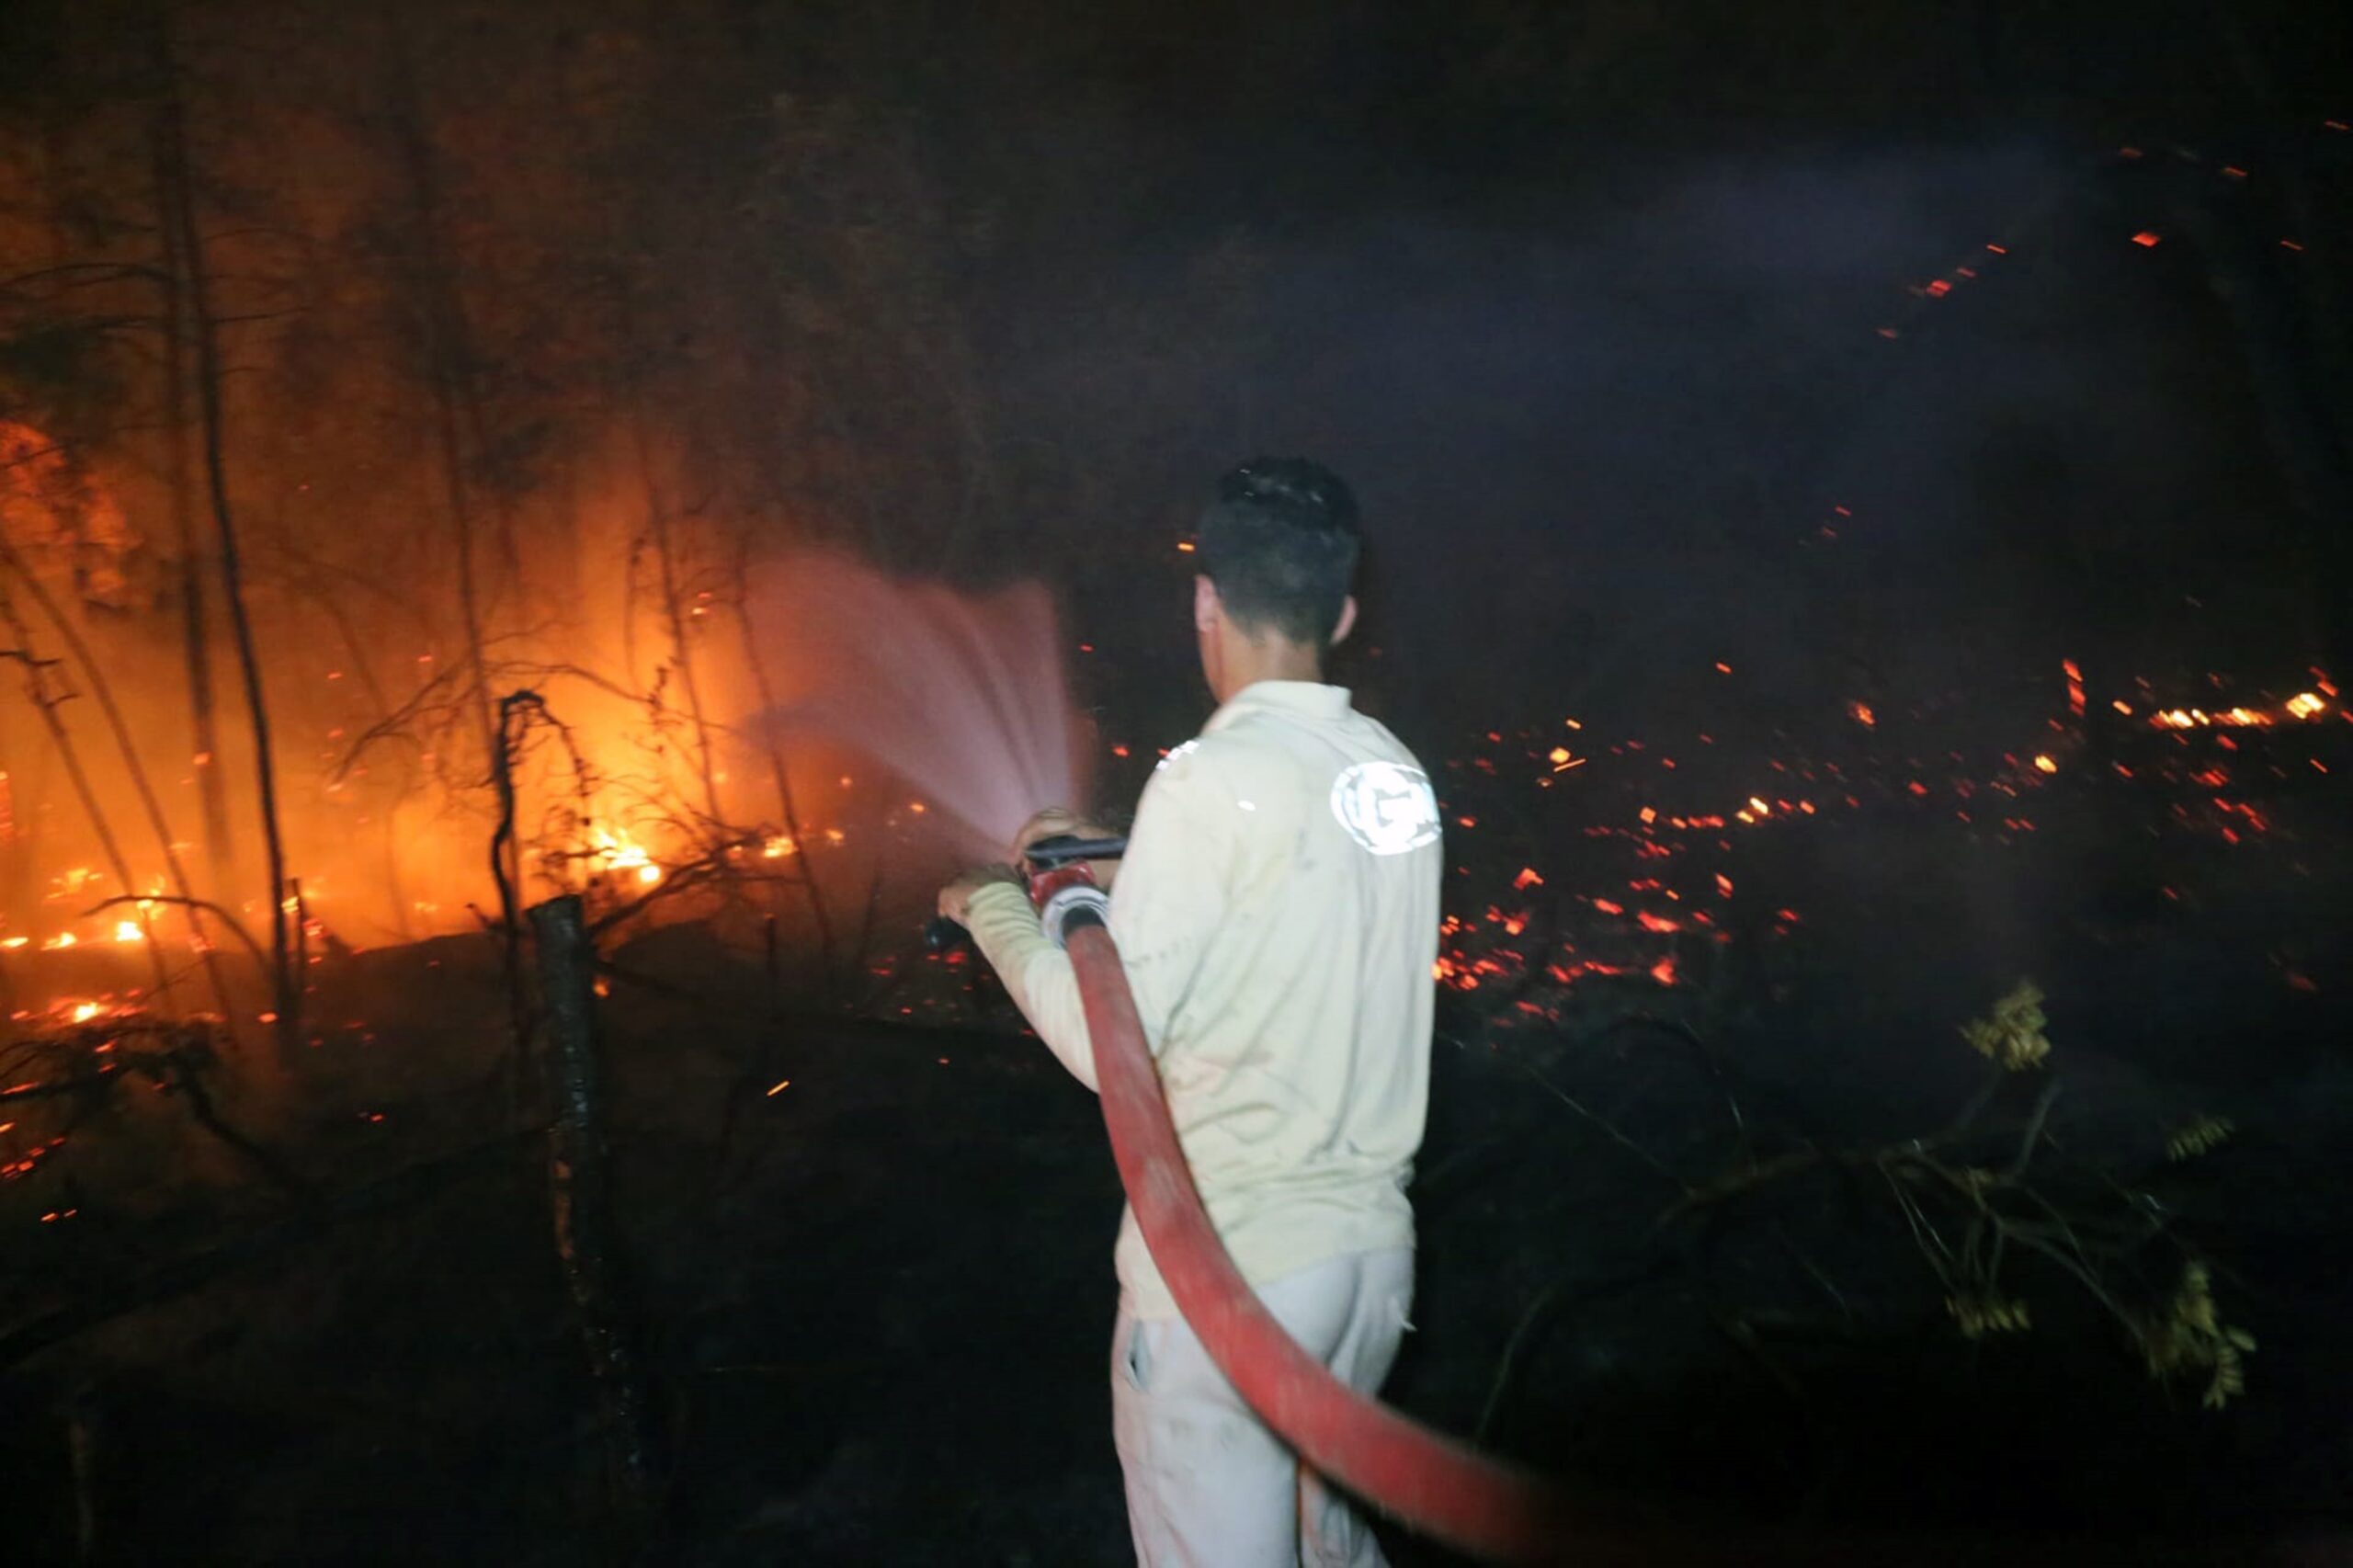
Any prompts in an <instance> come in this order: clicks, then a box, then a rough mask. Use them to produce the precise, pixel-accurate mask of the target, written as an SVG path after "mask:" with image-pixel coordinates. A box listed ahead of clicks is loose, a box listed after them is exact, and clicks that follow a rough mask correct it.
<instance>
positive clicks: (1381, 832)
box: [1332, 762, 1438, 855]
mask: <svg viewBox="0 0 2353 1568" xmlns="http://www.w3.org/2000/svg"><path fill="white" fill-rule="evenodd" d="M1332 814H1333V815H1334V816H1336V817H1337V818H1339V819H1340V825H1341V826H1342V827H1344V828H1347V830H1348V836H1349V837H1350V838H1353V839H1355V840H1356V841H1357V843H1358V845H1360V846H1363V847H1364V848H1366V849H1368V850H1370V851H1371V852H1372V853H1373V854H1375V855H1403V854H1404V853H1405V852H1406V851H1407V850H1409V849H1419V848H1420V847H1422V846H1424V845H1426V844H1435V843H1437V842H1438V796H1437V795H1436V794H1435V793H1434V792H1433V791H1432V790H1431V789H1430V779H1429V775H1428V774H1427V773H1424V772H1423V771H1422V770H1421V769H1420V768H1418V767H1406V766H1405V765H1404V764H1403V763H1398V762H1359V763H1358V764H1357V765H1356V766H1355V767H1350V768H1348V769H1347V770H1346V771H1345V772H1343V773H1342V774H1341V775H1340V776H1339V777H1338V778H1335V779H1333V780H1332Z"/></svg>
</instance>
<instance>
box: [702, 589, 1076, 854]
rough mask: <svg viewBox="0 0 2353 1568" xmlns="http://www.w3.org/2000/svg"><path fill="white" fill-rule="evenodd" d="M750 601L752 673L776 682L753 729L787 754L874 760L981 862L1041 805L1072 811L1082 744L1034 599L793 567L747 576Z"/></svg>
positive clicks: (1034, 595)
mask: <svg viewBox="0 0 2353 1568" xmlns="http://www.w3.org/2000/svg"><path fill="white" fill-rule="evenodd" d="M745 608H746V613H747V615H748V617H749V619H750V620H751V624H752V628H753V635H754V639H755V642H756V645H757V646H758V647H759V649H760V650H761V653H762V658H763V663H764V664H765V665H766V666H767V667H768V668H770V669H773V670H777V671H779V672H785V673H784V674H782V675H781V676H779V680H778V689H777V690H776V692H775V695H776V698H777V705H776V706H775V707H774V708H772V709H770V710H767V712H765V713H762V714H759V715H757V716H756V720H755V727H756V728H757V729H759V730H761V731H764V732H765V733H766V735H767V738H768V739H771V740H773V741H775V742H776V743H778V744H780V745H781V746H782V747H784V748H785V749H786V750H787V752H788V753H790V752H794V751H797V750H800V749H801V748H802V747H804V746H805V745H806V744H808V743H809V742H811V741H816V742H818V743H821V744H825V745H827V746H829V747H833V748H841V749H846V750H847V751H849V752H852V753H855V754H861V755H864V756H869V757H870V758H872V759H873V760H874V761H876V762H879V763H881V765H883V766H884V767H888V768H889V769H890V770H891V771H892V773H894V774H896V775H897V776H898V777H899V778H901V779H903V780H904V782H905V783H906V784H907V785H908V786H909V787H910V788H911V789H913V790H915V791H917V792H918V793H919V794H920V796H921V798H922V799H923V800H924V801H926V802H927V803H928V804H929V805H931V806H933V807H936V808H937V809H938V812H940V813H941V815H942V816H944V817H945V819H946V821H945V823H944V824H943V826H945V827H946V828H947V829H948V830H949V832H951V833H952V834H954V835H956V838H957V840H958V846H959V847H960V848H961V849H963V850H965V851H967V852H969V853H972V854H974V855H980V856H985V855H989V854H994V853H995V852H997V851H999V850H1001V849H1002V848H1003V847H1004V846H1006V845H1007V844H1008V843H1009V842H1010V841H1011V840H1012V837H1013V835H1014V832H1015V830H1016V829H1017V828H1018V827H1020V825H1021V824H1022V823H1023V822H1024V821H1025V820H1027V819H1028V817H1029V814H1030V813H1031V812H1035V811H1037V810H1038V809H1039V808H1040V807H1042V806H1050V805H1064V804H1072V803H1075V802H1077V801H1079V799H1080V792H1081V788H1082V786H1083V784H1084V783H1085V773H1084V766H1085V760H1086V746H1085V744H1083V742H1082V740H1081V735H1082V733H1083V729H1082V726H1081V724H1080V723H1079V722H1078V720H1077V718H1076V716H1075V715H1074V712H1073V710H1072V707H1071V702H1070V698H1069V695H1068V688H1067V686H1066V683H1065V679H1064V675H1063V654H1062V638H1061V636H1060V634H1059V632H1058V631H1057V624H1058V622H1057V617H1056V616H1055V613H1054V606H1053V600H1052V597H1051V596H1050V595H1049V594H1048V593H1047V592H1046V591H1045V589H1043V588H1042V587H1040V586H1039V585H1036V584H1021V585H1017V586H1014V587H1010V588H1006V589H1004V590H1001V591H999V592H997V593H995V594H992V595H988V596H985V597H981V596H967V595H961V594H959V593H957V592H955V591H954V590H952V589H949V588H947V587H944V586H940V585H936V584H922V583H912V582H897V581H893V580H892V579H890V578H888V577H885V576H883V575H881V574H879V573H877V572H875V571H873V570H871V569H870V568H868V567H866V566H862V565H860V564H858V563H857V562H853V561H850V560H849V559H847V557H843V556H837V555H804V556H798V557H794V558H791V559H789V560H785V561H780V562H772V563H768V564H766V565H761V566H756V567H754V568H753V570H752V573H751V575H750V579H749V581H748V582H747V583H746V584H745Z"/></svg>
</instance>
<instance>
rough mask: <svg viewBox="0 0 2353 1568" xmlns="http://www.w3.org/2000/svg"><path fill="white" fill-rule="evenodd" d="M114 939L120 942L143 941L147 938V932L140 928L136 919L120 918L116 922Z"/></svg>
mask: <svg viewBox="0 0 2353 1568" xmlns="http://www.w3.org/2000/svg"><path fill="white" fill-rule="evenodd" d="M114 939H115V940H116V941H118V942H143V941H145V940H146V939H147V933H146V932H144V931H142V930H141V929H140V928H139V922H138V921H136V920H118V921H116V922H115V923H114Z"/></svg>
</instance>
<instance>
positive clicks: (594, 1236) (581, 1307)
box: [530, 893, 654, 1520]
mask: <svg viewBox="0 0 2353 1568" xmlns="http://www.w3.org/2000/svg"><path fill="white" fill-rule="evenodd" d="M530 919H531V930H532V935H533V937H534V938H535V940H536V942H537V944H538V948H539V971H540V988H541V991H542V994H543V1002H544V1006H543V1007H542V1017H544V1018H545V1020H546V1023H545V1038H546V1040H547V1045H548V1055H549V1063H548V1074H547V1076H548V1079H549V1081H550V1082H551V1084H553V1085H554V1087H555V1094H556V1106H555V1119H554V1122H553V1124H552V1126H551V1128H550V1131H549V1139H548V1183H549V1188H550V1199H551V1207H552V1210H553V1213H554V1221H555V1246H556V1257H557V1259H558V1261H560V1262H561V1263H562V1264H563V1275H564V1280H565V1282H566V1284H567V1285H569V1286H570V1288H571V1291H572V1301H573V1306H574V1310H575V1311H576V1312H578V1314H579V1320H580V1333H581V1338H582V1341H583V1344H584V1346H585V1349H586V1351H587V1355H588V1364H589V1369H590V1370H591V1371H592V1372H593V1373H594V1374H595V1376H596V1380H597V1397H598V1400H599V1403H600V1404H601V1406H602V1415H603V1418H604V1426H605V1435H606V1442H607V1450H606V1457H607V1463H608V1471H607V1474H608V1481H609V1483H610V1485H611V1487H612V1493H613V1499H614V1502H615V1503H616V1504H617V1505H618V1506H619V1508H620V1512H621V1514H622V1516H623V1517H624V1518H625V1519H630V1520H636V1519H640V1518H642V1517H643V1512H644V1507H645V1505H646V1503H647V1501H648V1495H649V1488H650V1483H651V1482H652V1479H653V1474H654V1450H653V1446H652V1441H651V1431H650V1426H649V1423H648V1419H647V1407H646V1400H645V1391H644V1385H643V1382H642V1377H641V1373H640V1369H639V1365H638V1358H637V1351H636V1346H635V1344H634V1335H633V1332H632V1326H631V1314H630V1313H629V1312H628V1311H627V1309H626V1307H625V1306H624V1304H623V1301H624V1296H623V1290H624V1282H623V1278H622V1269H621V1266H620V1255H619V1233H618V1231H619V1227H618V1226H617V1225H616V1223H615V1221H614V1218H613V1207H612V1189H611V1181H610V1176H609V1173H608V1168H607V1157H606V1146H605V1106H604V1086H603V1063H602V1062H601V1061H600V1060H599V1051H600V1044H599V1040H598V1037H597V998H596V973H597V954H596V949H594V948H593V947H592V946H591V945H590V944H589V940H588V928H587V919H586V915H585V910H584V908H583V906H582V903H581V901H580V898H579V896H578V895H577V894H574V893H567V894H565V895H563V897H561V898H554V899H550V900H549V901H548V902H547V903H541V904H537V905H535V906H533V908H532V910H531V915H530Z"/></svg>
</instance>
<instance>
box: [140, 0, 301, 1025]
mask: <svg viewBox="0 0 2353 1568" xmlns="http://www.w3.org/2000/svg"><path fill="white" fill-rule="evenodd" d="M156 53H157V64H158V66H159V67H160V72H159V75H160V80H161V83H162V89H163V97H162V109H161V112H160V114H159V117H158V124H159V135H158V156H159V158H160V160H161V163H160V166H161V170H162V173H163V181H162V184H163V189H164V195H165V199H166V200H167V201H168V202H169V204H170V210H169V212H168V213H167V215H166V222H168V224H169V226H170V228H171V230H172V232H173V233H175V234H176V236H177V238H178V245H179V254H180V259H181V265H182V266H183V267H185V268H186V270H187V281H188V289H187V299H188V329H189V332H188V335H189V340H190V342H191V343H192V344H193V346H194V347H195V350H196V391H197V405H198V409H199V413H200V414H201V415H202V424H201V426H200V427H201V429H202V432H203V438H204V475H205V485H206V490H207V493H208V494H209V495H210V500H211V504H212V524H213V528H214V529H215V530H216V532H217V533H218V535H219V538H220V541H221V592H222V598H223V600H224V602H225V603H226V604H227V606H228V609H229V624H230V627H231V628H232V629H233V631H234V632H235V633H236V640H237V665H238V667H239V670H240V672H241V673H242V674H243V676H244V692H245V716H246V719H247V722H249V723H250V724H251V725H252V727H253V739H254V778H255V781H256V787H257V790H258V793H259V795H260V798H261V833H262V844H263V847H264V848H265V850H266V851H267V857H268V864H269V958H270V964H271V967H272V970H273V971H274V972H273V973H272V975H271V982H272V989H273V991H274V993H275V1001H276V1011H277V1015H278V1017H277V1025H278V1053H279V1055H280V1057H281V1059H283V1060H284V1061H286V1062H291V1061H292V1060H293V1058H294V1055H295V1053H296V1051H299V1050H300V1048H301V1042H302V990H301V984H300V983H299V977H298V976H297V975H296V974H295V973H294V960H293V948H292V945H291V943H290V932H289V931H288V929H287V922H286V843H285V839H284V836H283V835H281V833H280V832H279V829H278V769H277V765H276V763H275V761H274V760H273V757H272V753H271V746H270V735H269V703H268V700H267V698H266V697H265V696H264V695H263V692H262V679H261V655H260V653H259V651H258V650H257V649H256V646H255V643H254V627H253V618H252V617H251V616H250V615H249V614H247V613H246V609H245V587H244V562H243V559H242V557H241V556H240V555H239V553H238V549H237V525H236V514H235V512H234V510H233V508H232V507H231V506H230V504H229V469H228V459H227V454H226V450H225V446H226V432H225V429H224V426H225V422H226V421H225V415H224V414H223V412H222V396H221V345H220V339H219V335H218V332H217V330H216V323H215V320H214V317H213V314H212V304H211V299H210V279H208V278H207V277H206V276H205V266H204V240H203V236H202V235H201V234H200V233H199V232H198V230H197V225H196V193H195V190H194V188H193V186H194V181H193V176H192V175H191V173H190V170H189V167H188V125H187V110H186V108H185V106H184V105H183V104H182V102H181V101H180V95H179V73H178V68H177V66H176V62H175V61H174V59H173V53H172V41H171V30H170V19H169V17H165V19H164V22H163V24H162V26H161V27H160V28H159V29H158V31H157V35H156Z"/></svg>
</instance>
